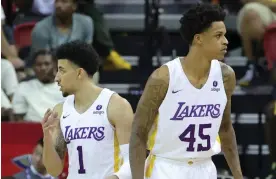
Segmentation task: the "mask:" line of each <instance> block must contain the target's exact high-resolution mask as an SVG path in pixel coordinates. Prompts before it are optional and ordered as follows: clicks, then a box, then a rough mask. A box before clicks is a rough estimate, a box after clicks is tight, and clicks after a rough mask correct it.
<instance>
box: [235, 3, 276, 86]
mask: <svg viewBox="0 0 276 179" xmlns="http://www.w3.org/2000/svg"><path fill="white" fill-rule="evenodd" d="M242 2H243V3H245V5H244V7H243V8H242V9H241V10H240V12H239V14H238V21H237V26H238V27H237V28H238V32H239V33H240V35H241V39H242V44H243V49H244V53H245V56H246V57H247V58H248V69H247V72H246V74H245V75H244V77H242V78H241V79H240V80H239V84H240V85H243V86H247V85H249V84H250V82H251V81H252V79H253V77H254V74H255V69H256V65H255V64H256V62H257V60H258V59H256V58H257V57H255V56H254V53H253V44H252V41H257V42H261V41H262V39H263V36H264V32H265V29H266V27H267V26H268V25H269V24H270V23H272V22H273V21H275V20H276V1H274V0H242Z"/></svg>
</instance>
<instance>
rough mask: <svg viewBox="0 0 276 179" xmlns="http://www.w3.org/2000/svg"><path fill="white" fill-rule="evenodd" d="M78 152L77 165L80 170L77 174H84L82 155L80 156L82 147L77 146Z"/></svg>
mask: <svg viewBox="0 0 276 179" xmlns="http://www.w3.org/2000/svg"><path fill="white" fill-rule="evenodd" d="M77 150H78V154H79V165H80V169H79V171H78V172H79V174H84V173H85V169H84V166H83V154H82V146H78V147H77Z"/></svg>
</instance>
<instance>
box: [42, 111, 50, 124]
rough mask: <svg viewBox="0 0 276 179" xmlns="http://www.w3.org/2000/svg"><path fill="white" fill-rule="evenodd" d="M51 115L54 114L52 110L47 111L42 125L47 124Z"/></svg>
mask: <svg viewBox="0 0 276 179" xmlns="http://www.w3.org/2000/svg"><path fill="white" fill-rule="evenodd" d="M51 114H52V111H51V109H47V111H46V112H45V114H44V117H43V120H42V124H43V123H45V122H46V121H47V120H48V119H49V117H50V115H51Z"/></svg>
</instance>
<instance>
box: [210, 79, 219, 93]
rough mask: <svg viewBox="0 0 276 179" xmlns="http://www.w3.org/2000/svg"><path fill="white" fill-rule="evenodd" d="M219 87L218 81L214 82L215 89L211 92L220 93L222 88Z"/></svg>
mask: <svg viewBox="0 0 276 179" xmlns="http://www.w3.org/2000/svg"><path fill="white" fill-rule="evenodd" d="M217 86H218V82H217V81H214V82H213V88H212V89H211V91H216V92H219V91H220V88H217Z"/></svg>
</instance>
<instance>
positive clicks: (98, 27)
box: [78, 0, 131, 70]
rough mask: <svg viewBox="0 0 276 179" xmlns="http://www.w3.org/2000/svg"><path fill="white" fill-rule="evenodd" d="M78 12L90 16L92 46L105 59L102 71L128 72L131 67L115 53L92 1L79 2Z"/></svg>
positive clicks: (104, 25) (102, 20) (104, 24)
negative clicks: (92, 23) (92, 34)
mask: <svg viewBox="0 0 276 179" xmlns="http://www.w3.org/2000/svg"><path fill="white" fill-rule="evenodd" d="M78 3H79V5H78V12H79V13H83V14H85V15H88V16H90V17H91V18H92V19H93V21H94V26H95V35H94V41H93V46H94V47H95V49H96V51H97V52H98V53H99V55H100V56H102V57H103V58H105V62H104V66H103V69H104V70H130V69H131V65H130V64H129V63H128V62H127V61H125V60H124V59H123V58H122V57H121V56H120V55H119V54H118V53H117V51H115V48H114V44H113V41H112V39H111V35H110V33H109V29H108V27H107V25H106V23H105V20H104V17H103V14H102V13H101V12H100V11H99V10H98V9H97V8H96V6H95V3H94V0H79V2H78Z"/></svg>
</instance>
